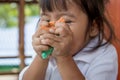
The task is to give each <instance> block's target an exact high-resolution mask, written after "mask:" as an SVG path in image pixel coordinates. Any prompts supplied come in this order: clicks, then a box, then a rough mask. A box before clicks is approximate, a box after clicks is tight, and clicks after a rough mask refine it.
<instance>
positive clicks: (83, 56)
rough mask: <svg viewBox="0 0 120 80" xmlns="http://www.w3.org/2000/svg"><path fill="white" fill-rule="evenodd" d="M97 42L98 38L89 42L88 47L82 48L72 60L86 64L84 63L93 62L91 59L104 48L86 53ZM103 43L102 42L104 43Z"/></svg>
mask: <svg viewBox="0 0 120 80" xmlns="http://www.w3.org/2000/svg"><path fill="white" fill-rule="evenodd" d="M97 42H98V37H96V38H95V39H93V40H91V41H90V42H89V43H88V45H87V46H86V47H85V48H83V50H81V51H79V52H78V53H77V54H76V55H75V56H74V57H73V59H74V60H75V61H82V62H86V63H90V62H91V61H93V59H95V58H96V57H97V56H98V55H99V54H100V53H101V52H103V51H104V48H102V47H100V48H98V49H96V50H94V51H88V50H91V49H92V48H93V47H94V46H95V45H96V44H97ZM104 42H105V41H103V43H104Z"/></svg>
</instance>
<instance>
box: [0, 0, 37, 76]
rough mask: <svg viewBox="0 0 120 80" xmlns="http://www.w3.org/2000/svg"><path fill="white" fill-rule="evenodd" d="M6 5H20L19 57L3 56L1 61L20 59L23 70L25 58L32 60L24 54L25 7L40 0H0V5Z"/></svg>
mask: <svg viewBox="0 0 120 80" xmlns="http://www.w3.org/2000/svg"><path fill="white" fill-rule="evenodd" d="M5 3H17V5H18V11H19V12H18V13H19V14H18V15H19V17H18V18H19V23H18V24H19V42H18V43H19V56H11V57H10V56H2V57H0V59H5V58H20V61H21V63H20V70H22V69H23V68H24V67H25V66H26V65H25V62H24V61H25V58H30V57H31V56H25V54H24V25H25V12H24V7H25V5H26V4H38V0H32V1H25V0H18V1H17V0H0V4H5ZM18 73H19V72H6V73H0V74H18Z"/></svg>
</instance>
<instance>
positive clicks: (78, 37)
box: [41, 4, 88, 54]
mask: <svg viewBox="0 0 120 80" xmlns="http://www.w3.org/2000/svg"><path fill="white" fill-rule="evenodd" d="M68 6H69V8H68V10H67V11H64V10H63V11H58V10H54V11H53V12H47V11H46V12H42V14H43V15H42V16H41V20H46V21H47V20H49V21H57V20H58V19H59V18H60V17H63V18H64V19H65V22H66V24H68V25H69V28H70V30H71V31H72V34H73V44H71V46H72V49H73V52H72V53H73V54H75V53H76V52H78V51H79V50H80V49H82V48H83V47H84V45H85V44H86V43H87V42H88V40H87V38H86V29H87V26H88V17H87V15H86V14H85V13H84V12H83V11H82V10H80V9H78V7H77V6H76V5H75V4H71V5H68Z"/></svg>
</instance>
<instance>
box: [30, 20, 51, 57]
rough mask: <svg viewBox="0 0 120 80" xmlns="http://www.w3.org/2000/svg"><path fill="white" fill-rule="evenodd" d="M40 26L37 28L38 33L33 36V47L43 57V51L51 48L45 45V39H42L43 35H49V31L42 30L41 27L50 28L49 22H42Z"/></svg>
mask: <svg viewBox="0 0 120 80" xmlns="http://www.w3.org/2000/svg"><path fill="white" fill-rule="evenodd" d="M39 24H40V25H39V26H38V28H37V31H36V32H35V34H34V35H33V36H32V46H33V49H34V50H35V52H36V53H37V54H38V55H39V56H40V57H41V53H42V51H45V50H48V49H49V46H48V45H44V44H43V43H42V42H43V38H42V37H41V36H42V35H43V34H48V33H49V31H46V30H43V29H41V26H48V22H46V21H40V23H39Z"/></svg>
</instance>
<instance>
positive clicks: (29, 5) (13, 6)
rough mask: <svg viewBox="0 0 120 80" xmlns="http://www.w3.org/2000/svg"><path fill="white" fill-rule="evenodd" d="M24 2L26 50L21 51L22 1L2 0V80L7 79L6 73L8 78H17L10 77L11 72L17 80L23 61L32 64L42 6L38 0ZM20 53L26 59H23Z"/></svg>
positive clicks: (0, 39)
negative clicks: (34, 39)
mask: <svg viewBox="0 0 120 80" xmlns="http://www.w3.org/2000/svg"><path fill="white" fill-rule="evenodd" d="M23 1H24V0H23ZM24 4H25V5H24V15H25V18H24V21H25V24H24V26H23V31H24V36H23V38H24V49H23V50H24V52H23V53H20V52H21V51H20V50H19V48H20V43H19V41H20V40H19V39H20V38H19V37H20V33H19V31H20V30H19V29H20V28H19V27H20V26H19V23H20V21H19V18H20V17H19V16H20V14H21V12H20V9H19V7H20V6H21V5H22V3H21V2H20V0H18V1H17V0H0V80H2V79H3V80H5V79H4V75H8V76H9V79H6V80H15V79H14V78H12V79H10V75H11V74H12V75H13V74H14V76H15V77H16V80H17V76H18V74H19V72H20V71H21V70H22V68H23V66H22V67H21V63H25V66H26V65H28V64H30V62H31V61H32V55H34V54H35V52H34V51H33V48H32V45H31V41H32V40H31V38H32V35H33V33H34V32H35V29H36V25H37V22H38V20H39V11H40V8H39V4H38V1H37V0H26V1H25V2H24ZM20 54H22V57H23V58H24V60H21V58H20ZM22 61H24V62H22ZM25 66H24V67H25ZM16 75H17V76H16Z"/></svg>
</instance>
